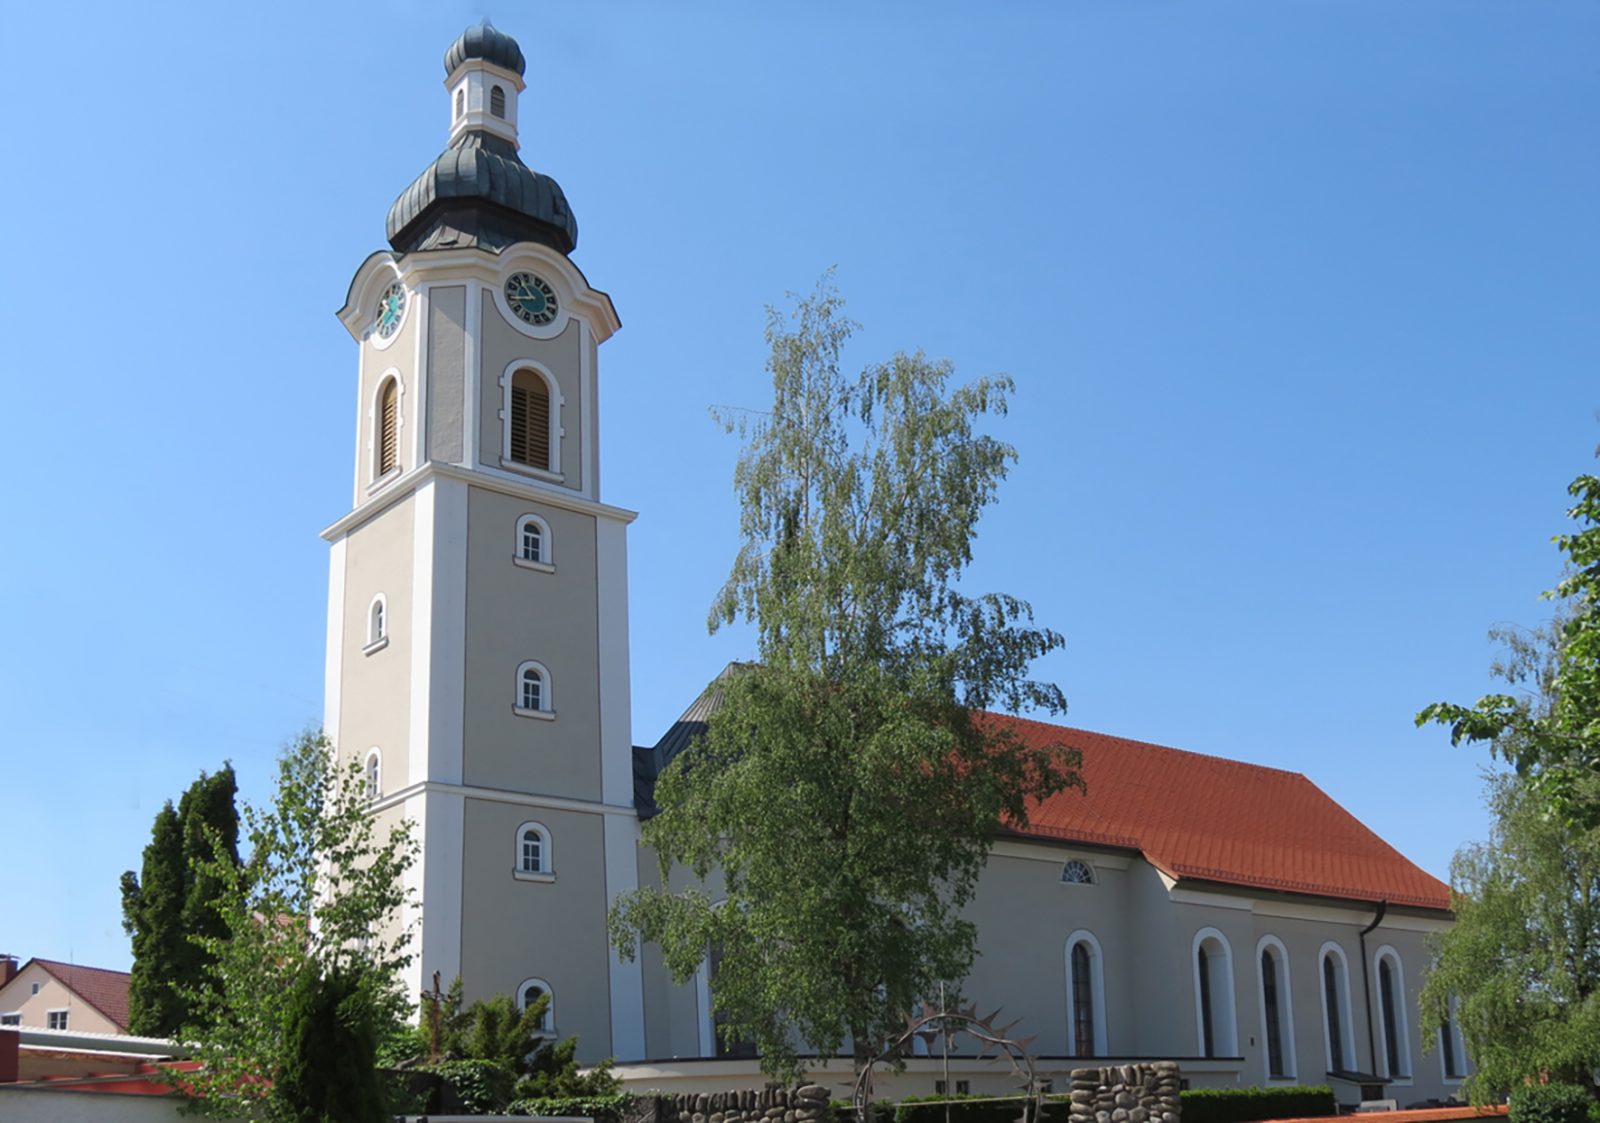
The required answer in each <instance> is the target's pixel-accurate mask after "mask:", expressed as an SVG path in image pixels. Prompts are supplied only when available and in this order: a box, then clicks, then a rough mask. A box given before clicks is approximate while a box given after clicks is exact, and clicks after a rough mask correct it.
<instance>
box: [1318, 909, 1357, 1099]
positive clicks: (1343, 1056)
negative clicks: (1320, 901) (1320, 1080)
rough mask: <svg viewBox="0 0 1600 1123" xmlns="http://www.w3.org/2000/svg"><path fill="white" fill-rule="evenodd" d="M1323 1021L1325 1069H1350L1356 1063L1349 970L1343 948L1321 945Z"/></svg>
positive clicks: (1329, 944) (1330, 944) (1346, 1070)
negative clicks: (1326, 1065) (1325, 1050)
mask: <svg viewBox="0 0 1600 1123" xmlns="http://www.w3.org/2000/svg"><path fill="white" fill-rule="evenodd" d="M1321 960H1322V1023H1323V1040H1324V1042H1325V1043H1326V1045H1327V1058H1328V1071H1329V1072H1349V1071H1350V1066H1351V1065H1352V1064H1354V1063H1355V1052H1356V1045H1355V1030H1354V1028H1353V1025H1352V1023H1351V1021H1350V971H1349V968H1348V966H1347V965H1346V963H1345V958H1344V949H1343V948H1341V947H1340V946H1339V945H1338V944H1336V943H1333V942H1332V941H1330V942H1328V943H1326V944H1323V945H1322V954H1321Z"/></svg>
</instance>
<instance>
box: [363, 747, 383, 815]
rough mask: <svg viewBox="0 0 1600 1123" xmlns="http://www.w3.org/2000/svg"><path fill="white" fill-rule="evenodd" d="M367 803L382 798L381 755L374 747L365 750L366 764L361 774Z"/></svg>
mask: <svg viewBox="0 0 1600 1123" xmlns="http://www.w3.org/2000/svg"><path fill="white" fill-rule="evenodd" d="M362 779H363V782H364V783H365V785H366V789H367V790H366V796H367V802H368V803H376V802H378V800H379V799H380V798H381V797H382V796H383V754H382V753H381V752H379V751H378V747H377V746H376V745H374V746H373V747H372V748H370V749H368V750H367V762H366V767H365V770H364V771H363V773H362Z"/></svg>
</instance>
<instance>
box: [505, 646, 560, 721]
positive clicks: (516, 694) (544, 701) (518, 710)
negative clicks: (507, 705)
mask: <svg viewBox="0 0 1600 1123" xmlns="http://www.w3.org/2000/svg"><path fill="white" fill-rule="evenodd" d="M526 671H538V672H539V678H540V687H539V708H538V709H530V708H528V707H527V706H524V705H523V704H522V676H523V673H524V672H526ZM511 685H512V690H513V693H512V696H511V697H512V704H511V712H512V713H514V714H516V715H517V716H518V717H532V718H539V719H541V720H543V721H554V720H555V716H556V710H555V706H554V705H552V704H551V703H552V701H553V697H552V696H553V695H554V693H555V687H554V686H553V685H551V682H550V669H549V668H548V667H546V666H545V665H544V664H543V663H541V662H539V661H538V660H537V659H526V660H524V661H522V662H521V663H518V664H517V674H516V677H515V678H514V679H512V680H511Z"/></svg>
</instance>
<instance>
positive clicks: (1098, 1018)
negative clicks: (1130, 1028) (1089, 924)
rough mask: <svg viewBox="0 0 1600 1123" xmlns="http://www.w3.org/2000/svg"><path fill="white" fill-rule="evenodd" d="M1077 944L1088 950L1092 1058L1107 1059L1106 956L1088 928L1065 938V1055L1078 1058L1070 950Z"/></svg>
mask: <svg viewBox="0 0 1600 1123" xmlns="http://www.w3.org/2000/svg"><path fill="white" fill-rule="evenodd" d="M1079 944H1084V945H1085V946H1087V947H1088V949H1089V996H1090V999H1091V1000H1092V1001H1093V1002H1094V1010H1093V1011H1092V1013H1093V1015H1094V1016H1093V1019H1092V1025H1093V1029H1094V1055H1095V1056H1097V1057H1105V1056H1110V1053H1109V1052H1108V1049H1109V1046H1108V1045H1107V1041H1106V968H1105V956H1104V953H1103V952H1101V950H1100V941H1099V940H1098V939H1096V938H1095V934H1094V933H1093V932H1091V931H1089V930H1088V929H1087V928H1079V929H1078V930H1077V931H1076V932H1074V933H1072V935H1070V936H1068V937H1067V945H1066V956H1065V960H1064V962H1065V964H1066V971H1067V975H1066V978H1067V1051H1066V1055H1067V1056H1069V1057H1075V1056H1077V1055H1078V1053H1077V1048H1078V1040H1077V1033H1076V1032H1075V1027H1076V1026H1077V1024H1078V1023H1077V1018H1076V1014H1077V1009H1076V1001H1075V997H1074V995H1073V987H1072V949H1073V948H1075V947H1077V946H1078V945H1079Z"/></svg>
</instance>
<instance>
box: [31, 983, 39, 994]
mask: <svg viewBox="0 0 1600 1123" xmlns="http://www.w3.org/2000/svg"><path fill="white" fill-rule="evenodd" d="M28 993H29V994H38V993H39V984H38V983H34V984H33V989H32V990H31V991H29V992H28Z"/></svg>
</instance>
